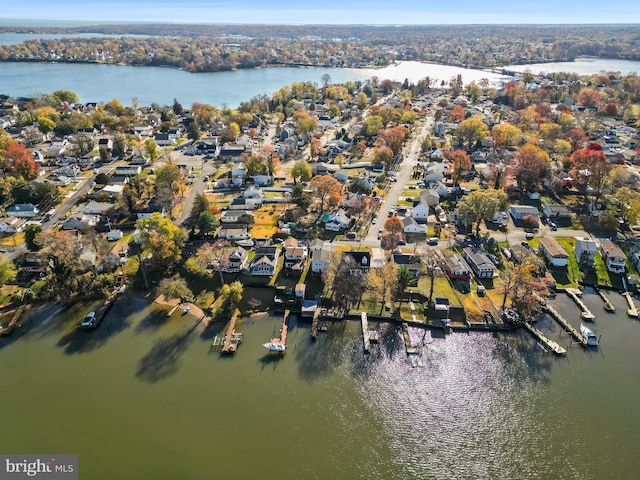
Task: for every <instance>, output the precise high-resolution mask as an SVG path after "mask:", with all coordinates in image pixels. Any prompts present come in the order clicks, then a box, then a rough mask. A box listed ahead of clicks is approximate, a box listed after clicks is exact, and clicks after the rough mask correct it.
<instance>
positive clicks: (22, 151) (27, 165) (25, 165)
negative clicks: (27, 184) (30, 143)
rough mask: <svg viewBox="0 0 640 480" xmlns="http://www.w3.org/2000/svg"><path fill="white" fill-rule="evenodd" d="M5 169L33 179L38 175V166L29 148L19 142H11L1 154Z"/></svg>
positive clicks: (27, 178) (23, 177)
mask: <svg viewBox="0 0 640 480" xmlns="http://www.w3.org/2000/svg"><path fill="white" fill-rule="evenodd" d="M0 157H2V158H0V161H1V163H2V165H3V170H5V169H8V170H9V171H11V172H13V173H14V174H15V176H16V177H18V178H22V179H24V180H33V179H34V178H36V177H37V176H38V167H37V166H36V162H35V160H34V159H33V156H32V155H31V152H29V149H28V148H27V147H25V146H24V145H22V144H20V143H17V142H10V143H9V144H8V145H7V146H6V148H5V149H4V152H3V153H1V154H0Z"/></svg>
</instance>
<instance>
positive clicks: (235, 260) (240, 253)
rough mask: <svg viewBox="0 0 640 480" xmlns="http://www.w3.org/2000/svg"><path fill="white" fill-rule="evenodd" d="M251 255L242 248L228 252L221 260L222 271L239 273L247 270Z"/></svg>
mask: <svg viewBox="0 0 640 480" xmlns="http://www.w3.org/2000/svg"><path fill="white" fill-rule="evenodd" d="M247 258H249V253H248V252H247V251H246V250H245V249H244V248H242V247H236V249H235V250H226V251H225V252H224V254H223V255H222V259H221V260H220V269H221V270H222V271H223V272H226V273H238V272H240V271H242V269H243V268H245V266H246V264H247Z"/></svg>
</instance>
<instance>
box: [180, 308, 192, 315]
mask: <svg viewBox="0 0 640 480" xmlns="http://www.w3.org/2000/svg"><path fill="white" fill-rule="evenodd" d="M189 310H191V307H187V308H185V309H184V310H182V314H183V315H186V314H187V313H189Z"/></svg>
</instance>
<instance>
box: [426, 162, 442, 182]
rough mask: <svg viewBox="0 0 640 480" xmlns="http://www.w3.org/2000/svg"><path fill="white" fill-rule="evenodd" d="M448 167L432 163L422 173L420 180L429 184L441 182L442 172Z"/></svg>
mask: <svg viewBox="0 0 640 480" xmlns="http://www.w3.org/2000/svg"><path fill="white" fill-rule="evenodd" d="M447 167H448V165H445V164H442V163H432V164H430V165H429V166H427V169H426V170H425V171H424V175H423V177H422V180H423V181H424V182H425V183H429V182H441V181H442V179H443V178H444V172H445V170H446V168H447Z"/></svg>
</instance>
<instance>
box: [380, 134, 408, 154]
mask: <svg viewBox="0 0 640 480" xmlns="http://www.w3.org/2000/svg"><path fill="white" fill-rule="evenodd" d="M408 134H409V130H408V129H407V128H405V127H391V128H386V129H384V130H380V131H379V132H378V139H377V143H378V145H381V146H382V145H384V146H387V147H389V148H390V149H391V151H392V152H393V154H394V155H396V154H397V153H398V152H399V151H400V148H402V144H403V143H404V140H405V138H407V135H408Z"/></svg>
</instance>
